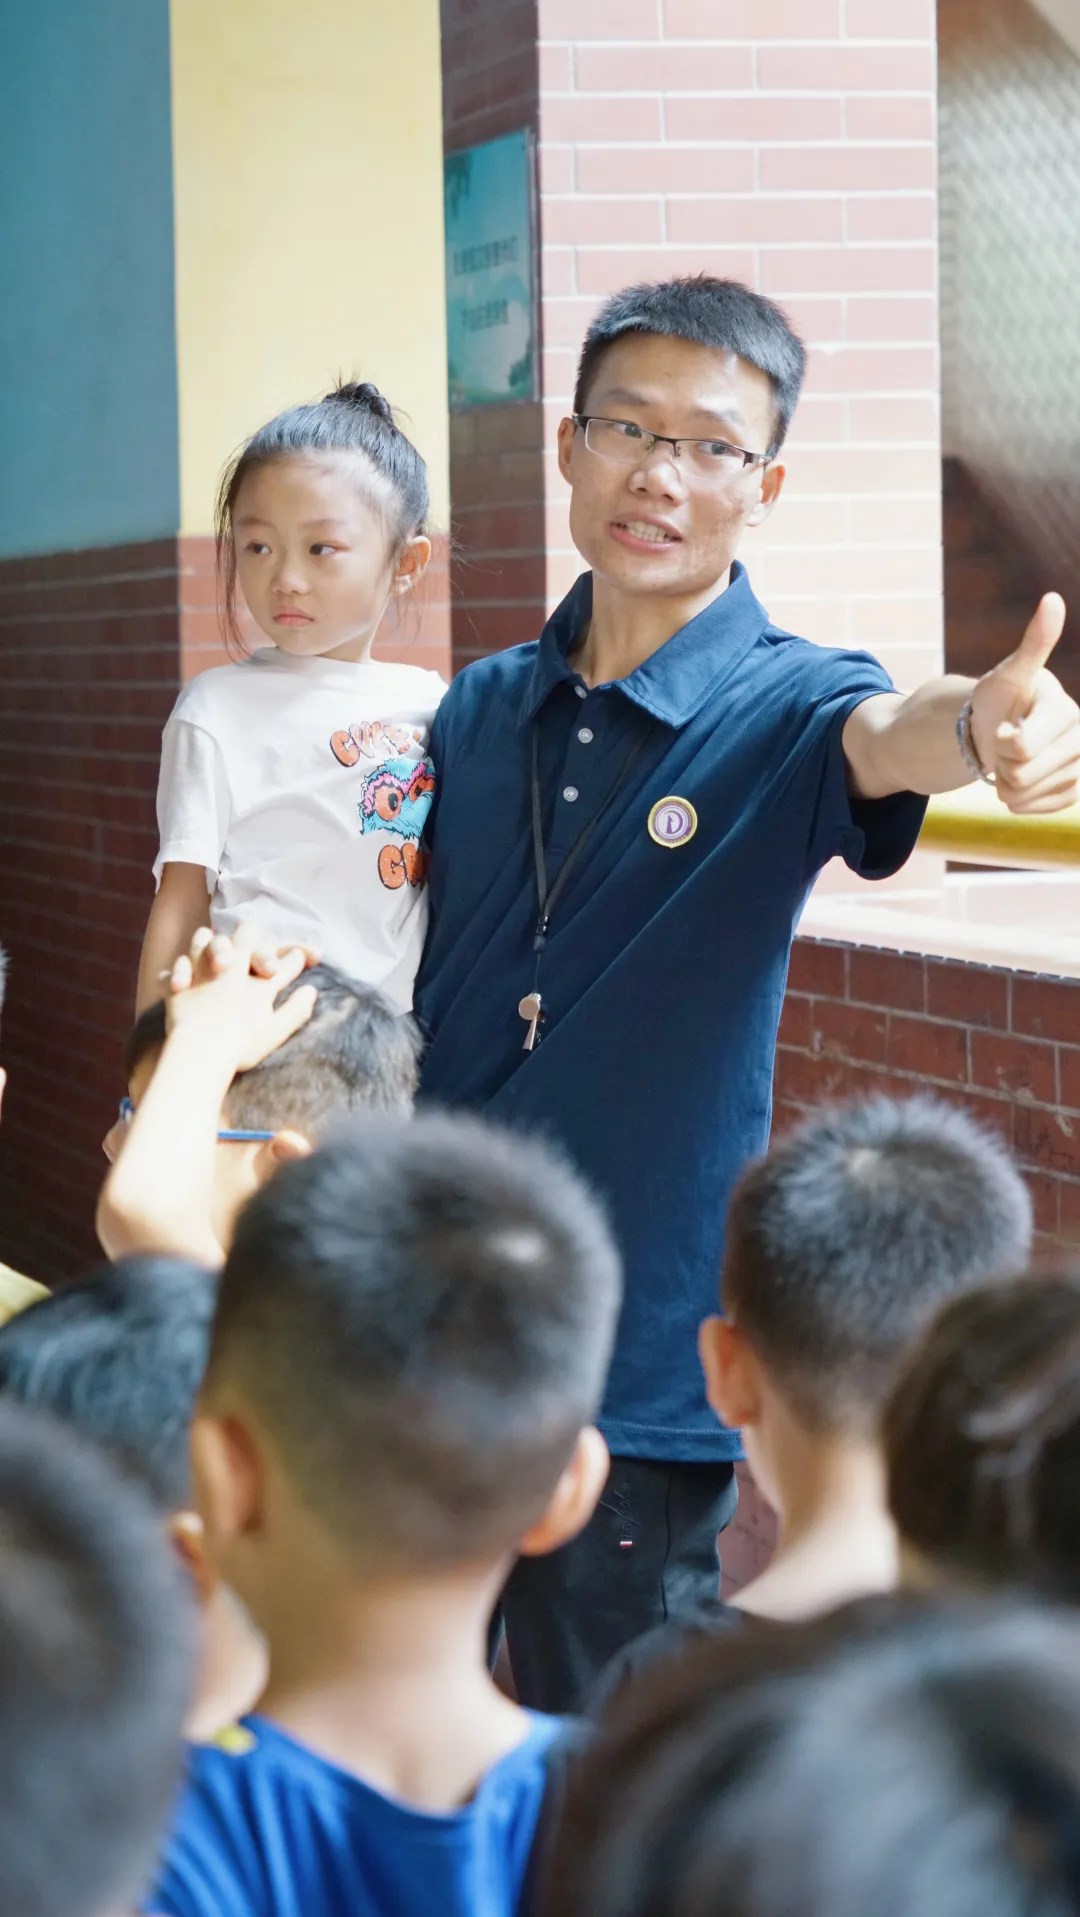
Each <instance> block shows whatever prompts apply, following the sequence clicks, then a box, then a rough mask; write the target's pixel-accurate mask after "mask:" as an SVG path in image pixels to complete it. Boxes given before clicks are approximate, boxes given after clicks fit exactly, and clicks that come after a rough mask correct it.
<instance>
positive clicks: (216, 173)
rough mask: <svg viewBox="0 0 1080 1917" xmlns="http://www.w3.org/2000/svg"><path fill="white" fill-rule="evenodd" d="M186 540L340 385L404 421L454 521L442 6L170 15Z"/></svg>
mask: <svg viewBox="0 0 1080 1917" xmlns="http://www.w3.org/2000/svg"><path fill="white" fill-rule="evenodd" d="M171 16H172V62H173V81H172V89H173V145H174V171H175V222H176V331H177V354H178V367H179V404H180V477H181V505H180V521H181V523H180V531H181V532H182V533H185V534H197V533H207V532H209V531H210V528H211V523H212V513H213V501H214V493H215V490H216V485H217V479H218V475H219V473H220V470H221V467H222V466H223V464H224V462H225V460H226V459H227V457H228V456H229V454H230V453H231V452H232V451H233V449H234V448H235V447H236V445H237V444H238V443H239V442H240V441H241V440H242V439H244V438H245V437H246V436H247V434H248V433H250V432H252V431H254V430H255V428H256V427H258V426H260V425H262V424H263V422H264V421H265V420H267V419H269V418H270V417H271V416H272V415H273V414H274V413H276V412H278V411H280V410H281V409H282V408H283V407H285V406H289V405H293V404H294V403H296V402H297V401H299V400H302V399H310V398H317V397H318V396H319V395H320V394H321V393H323V392H325V391H326V390H327V389H328V388H329V387H330V386H332V385H333V383H334V381H335V379H336V377H337V376H338V374H343V375H345V376H346V377H350V378H351V377H357V378H361V379H372V380H374V381H375V383H376V385H378V386H379V387H381V389H382V390H383V392H384V393H386V395H387V397H388V398H389V399H390V400H391V401H392V402H393V404H394V406H395V407H397V408H400V409H402V411H404V412H405V413H407V414H408V416H409V417H408V419H406V420H403V421H402V423H403V425H404V426H405V430H406V431H407V432H409V433H410V436H411V437H412V438H413V439H414V440H415V441H416V444H417V445H418V446H419V448H420V451H421V452H422V453H423V454H424V457H425V458H426V460H427V462H428V467H429V470H430V474H431V491H432V505H433V516H434V519H435V523H436V525H437V526H438V527H440V528H443V529H445V528H446V526H447V522H448V515H449V473H448V446H447V439H448V433H447V411H446V338H445V300H444V288H443V226H442V113H441V95H440V69H439V8H438V0H172V8H171Z"/></svg>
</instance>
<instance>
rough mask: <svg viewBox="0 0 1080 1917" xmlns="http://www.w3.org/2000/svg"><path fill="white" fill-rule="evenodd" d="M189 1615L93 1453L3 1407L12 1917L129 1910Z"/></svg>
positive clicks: (0, 1875) (2, 1651)
mask: <svg viewBox="0 0 1080 1917" xmlns="http://www.w3.org/2000/svg"><path fill="white" fill-rule="evenodd" d="M189 1608H190V1607H189V1605H188V1603H187V1601H186V1598H185V1594H184V1592H183V1590H182V1588H181V1580H180V1578H179V1576H178V1574H177V1570H176V1566H175V1564H174V1563H173V1561H172V1558H171V1556H170V1553H169V1551H168V1549H167V1548H166V1544H165V1540H164V1538H163V1536H162V1532H161V1526H160V1524H159V1523H158V1522H157V1520H156V1518H155V1515H154V1513H153V1511H152V1510H151V1508H150V1507H149V1506H148V1505H147V1504H146V1503H145V1501H144V1499H143V1497H142V1496H141V1494H140V1493H139V1491H138V1489H137V1487H135V1486H134V1485H132V1484H130V1483H125V1482H124V1481H123V1480H122V1479H121V1477H120V1476H119V1475H118V1473H117V1472H116V1470H115V1468H114V1467H113V1466H112V1465H110V1464H109V1462H108V1460H107V1459H106V1458H105V1457H103V1456H102V1455H101V1453H100V1452H99V1451H98V1450H97V1448H96V1447H95V1446H93V1445H88V1444H86V1443H85V1442H84V1441H83V1440H82V1439H81V1438H80V1437H78V1436H76V1435H74V1434H73V1433H71V1432H69V1431H65V1430H64V1429H63V1428H62V1427H61V1426H58V1425H55V1424H54V1423H53V1422H52V1421H51V1420H46V1419H44V1418H43V1417H41V1416H40V1415H39V1414H35V1413H32V1412H30V1411H27V1410H26V1409H25V1408H24V1407H22V1406H15V1405H0V1768H2V1773H3V1779H4V1788H3V1791H2V1793H0V1910H3V1911H4V1912H5V1913H6V1912H10V1913H11V1917H15V1913H16V1912H17V1913H18V1917H107V1914H111V1913H119V1912H120V1911H122V1910H124V1909H125V1908H126V1909H132V1908H133V1907H134V1906H135V1903H136V1902H137V1899H138V1897H139V1894H140V1892H141V1891H142V1889H143V1887H144V1883H145V1877H146V1874H147V1872H148V1871H149V1869H150V1867H151V1864H152V1859H153V1852H154V1848H155V1846H156V1843H157V1841H158V1839H159V1837H160V1834H161V1830H162V1826H163V1824H164V1822H165V1818H166V1816H167V1814H168V1810H169V1804H170V1800H171V1798H172V1795H173V1792H174V1790H175V1788H176V1785H177V1782H178V1773H179V1764H180V1754H181V1746H180V1727H181V1723H182V1720H183V1715H184V1710H185V1707H186V1704H187V1697H188V1690H189V1686H190V1676H191V1673H190V1650H191V1644H190V1635H191V1633H190V1616H189Z"/></svg>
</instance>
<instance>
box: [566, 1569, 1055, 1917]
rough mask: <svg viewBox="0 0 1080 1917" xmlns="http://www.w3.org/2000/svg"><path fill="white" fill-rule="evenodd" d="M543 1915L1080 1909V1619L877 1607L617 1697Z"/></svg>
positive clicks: (785, 1916)
mask: <svg viewBox="0 0 1080 1917" xmlns="http://www.w3.org/2000/svg"><path fill="white" fill-rule="evenodd" d="M564 1795H565V1803H564V1808H563V1815H562V1818H561V1820H560V1828H559V1829H558V1832H557V1834H556V1838H555V1854H554V1856H553V1858H552V1859H551V1862H550V1866H549V1869H548V1871H547V1873H546V1877H547V1882H546V1889H545V1894H544V1896H543V1897H542V1899H541V1900H540V1903H539V1917H661V1913H662V1917H701V1913H703V1912H723V1913H724V1914H725V1917H728V1914H729V1913H730V1917H793V1913H798V1917H885V1913H887V1917H931V1913H932V1914H933V1917H960V1913H964V1914H965V1917H967V1914H968V1913H972V1912H983V1913H987V1914H988V1913H990V1912H992V1913H993V1917H1033V1913H1036V1912H1038V1913H1040V1917H1051V1914H1053V1917H1065V1913H1075V1912H1076V1911H1077V1910H1078V1909H1080V1862H1078V1850H1077V1833H1078V1831H1080V1623H1078V1621H1077V1619H1076V1616H1075V1614H1074V1613H1071V1612H1060V1611H1048V1610H1043V1609H1041V1608H1038V1607H1036V1606H1034V1605H1031V1604H1026V1603H1010V1604H1007V1605H1006V1604H994V1605H989V1606H987V1605H980V1604H973V1603H970V1602H969V1603H965V1604H959V1603H956V1602H945V1601H938V1602H935V1603H931V1602H929V1601H928V1600H925V1599H924V1600H921V1601H919V1602H918V1603H916V1602H913V1601H912V1600H910V1599H908V1600H898V1599H890V1600H883V1599H880V1598H877V1599H874V1600H871V1601H869V1602H864V1603H861V1604H859V1605H855V1606H848V1607H845V1608H844V1609H843V1610H842V1611H840V1612H837V1613H836V1614H834V1615H833V1616H832V1617H829V1618H826V1619H823V1620H817V1621H815V1622H813V1623H810V1624H804V1625H798V1624H785V1625H784V1626H782V1627H779V1628H772V1629H765V1628H758V1629H754V1630H746V1631H738V1632H725V1633H724V1634H723V1635H721V1636H717V1637H712V1638H703V1639H701V1640H700V1642H699V1643H698V1644H697V1645H696V1646H695V1647H694V1648H693V1649H692V1650H688V1651H686V1652H685V1654H684V1655H681V1656H679V1657H678V1658H674V1657H672V1658H666V1659H664V1660H663V1662H662V1663H661V1664H658V1665H656V1666H654V1668H653V1669H652V1670H651V1671H650V1672H648V1673H647V1674H643V1676H642V1677H641V1679H640V1680H639V1681H638V1683H637V1684H634V1685H627V1686H625V1687H624V1688H623V1690H622V1691H621V1692H620V1693H619V1694H618V1696H617V1697H616V1699H615V1701H614V1703H613V1705H612V1706H611V1710H610V1714H609V1716H608V1718H607V1720H606V1722H605V1723H603V1724H602V1725H601V1729H600V1734H599V1736H597V1737H595V1738H594V1740H593V1741H592V1744H591V1748H588V1749H586V1751H585V1753H584V1755H583V1756H581V1757H580V1758H579V1759H578V1761H577V1762H576V1763H575V1764H574V1765H573V1767H572V1770H571V1774H570V1776H569V1778H568V1780H567V1786H566V1789H565V1794H564Z"/></svg>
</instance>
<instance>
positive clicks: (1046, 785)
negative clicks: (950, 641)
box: [844, 592, 1080, 813]
mask: <svg viewBox="0 0 1080 1917" xmlns="http://www.w3.org/2000/svg"><path fill="white" fill-rule="evenodd" d="M1064 624H1065V604H1064V601H1063V600H1062V599H1061V598H1060V596H1059V595H1058V594H1057V593H1052V592H1051V593H1047V594H1046V595H1045V596H1044V598H1042V599H1041V600H1040V601H1039V605H1038V607H1037V609H1036V612H1035V616H1034V618H1033V619H1032V621H1031V623H1030V625H1029V626H1028V628H1027V631H1026V632H1025V633H1024V636H1023V638H1022V639H1021V641H1020V644H1019V645H1018V646H1017V648H1016V651H1015V652H1012V653H1010V654H1009V656H1008V658H1007V659H1003V660H1002V662H1001V664H1000V665H997V666H995V667H994V668H993V670H992V671H990V672H987V673H984V674H983V677H982V678H981V679H962V678H959V677H957V676H956V675H955V674H947V675H946V676H945V677H943V678H940V679H931V680H928V682H927V683H926V685H924V686H920V687H919V688H918V690H917V691H916V692H913V693H910V694H909V695H908V696H907V697H904V696H903V695H902V694H901V693H898V692H896V693H882V694H881V695H880V696H879V697H876V698H871V699H865V700H864V701H863V703H862V704H861V705H859V706H857V707H856V708H855V711H854V712H853V713H852V714H851V717H850V718H849V719H848V721H847V724H846V725H845V727H844V756H845V758H846V760H847V764H848V773H849V777H850V780H851V785H852V789H853V791H854V792H855V793H856V794H857V795H858V796H859V797H860V798H864V799H882V798H886V797H887V796H888V794H889V793H891V792H953V791H955V790H956V788H957V787H959V786H963V785H969V784H970V783H971V781H972V780H973V779H974V778H976V777H977V773H976V772H975V771H974V770H973V768H972V767H971V766H970V765H969V764H968V762H967V760H966V759H965V757H964V753H963V751H962V749H961V745H960V742H959V739H958V737H957V721H958V720H959V719H960V718H961V714H962V713H963V711H964V708H965V706H966V705H967V704H968V701H969V700H970V704H971V711H970V719H969V723H968V727H967V741H968V746H969V750H970V751H972V752H973V753H974V755H975V758H976V759H977V761H978V763H979V765H980V766H981V767H982V768H983V770H984V772H986V773H987V774H988V775H990V776H991V778H992V779H993V781H994V783H995V784H996V787H997V795H998V798H999V799H1000V800H1001V803H1002V804H1003V805H1004V806H1006V807H1007V808H1008V810H1009V811H1010V812H1026V813H1034V812H1060V811H1062V810H1063V809H1064V807H1066V806H1069V805H1072V804H1073V803H1074V802H1075V800H1076V799H1077V797H1078V796H1080V707H1078V706H1077V704H1076V701H1075V700H1074V699H1071V698H1070V697H1069V695H1068V693H1067V692H1066V691H1065V688H1064V686H1062V684H1061V683H1060V681H1059V680H1058V679H1056V678H1055V677H1054V675H1053V673H1052V672H1050V671H1048V670H1047V661H1048V659H1049V658H1050V656H1051V654H1052V653H1053V650H1054V648H1055V646H1056V645H1057V643H1058V640H1059V639H1060V637H1061V634H1062V630H1063V628H1064Z"/></svg>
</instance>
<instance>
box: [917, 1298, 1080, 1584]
mask: <svg viewBox="0 0 1080 1917" xmlns="http://www.w3.org/2000/svg"><path fill="white" fill-rule="evenodd" d="M882 1433H883V1444H884V1451H885V1465H886V1472H887V1479H888V1498H889V1508H890V1510H891V1512H892V1515H893V1518H894V1520H895V1523H896V1527H897V1530H898V1531H899V1534H900V1551H901V1565H902V1571H903V1575H904V1577H905V1579H906V1581H908V1582H910V1583H912V1584H915V1585H922V1584H933V1583H938V1582H941V1581H959V1582H961V1583H966V1584H971V1585H974V1586H984V1587H993V1586H995V1585H1001V1584H1009V1585H1029V1586H1034V1587H1036V1588H1037V1589H1038V1590H1040V1591H1042V1592H1044V1593H1046V1594H1048V1595H1049V1596H1051V1597H1054V1598H1058V1599H1062V1600H1064V1601H1066V1602H1068V1603H1070V1604H1078V1603H1080V1272H1076V1271H1048V1272H1036V1273H1028V1274H1027V1275H1024V1276H1021V1277H1018V1278H1016V1279H1015V1280H1014V1281H1013V1282H1011V1283H1009V1284H1002V1285H995V1286H993V1287H992V1288H990V1287H988V1288H987V1289H985V1290H979V1291H974V1292H971V1293H970V1294H969V1295H968V1296H967V1297H965V1298H957V1299H955V1300H954V1301H953V1302H952V1303H950V1304H948V1305H946V1306H945V1307H944V1309H943V1310H942V1311H941V1312H939V1314H938V1315H937V1317H936V1318H935V1319H934V1321H933V1323H932V1324H931V1325H929V1326H928V1327H927V1329H926V1331H925V1332H924V1334H923V1336H922V1337H921V1338H920V1339H919V1341H918V1343H917V1344H916V1345H915V1346H914V1347H913V1349H912V1350H911V1351H910V1352H909V1353H908V1355H907V1358H906V1360H905V1362H904V1364H903V1365H902V1367H901V1369H900V1373H899V1376H898V1377H897V1379H896V1382H895V1384H894V1386H893V1390H892V1393H891V1396H890V1398H889V1401H888V1403H887V1405H886V1407H885V1415H884V1419H883V1424H882Z"/></svg>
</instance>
